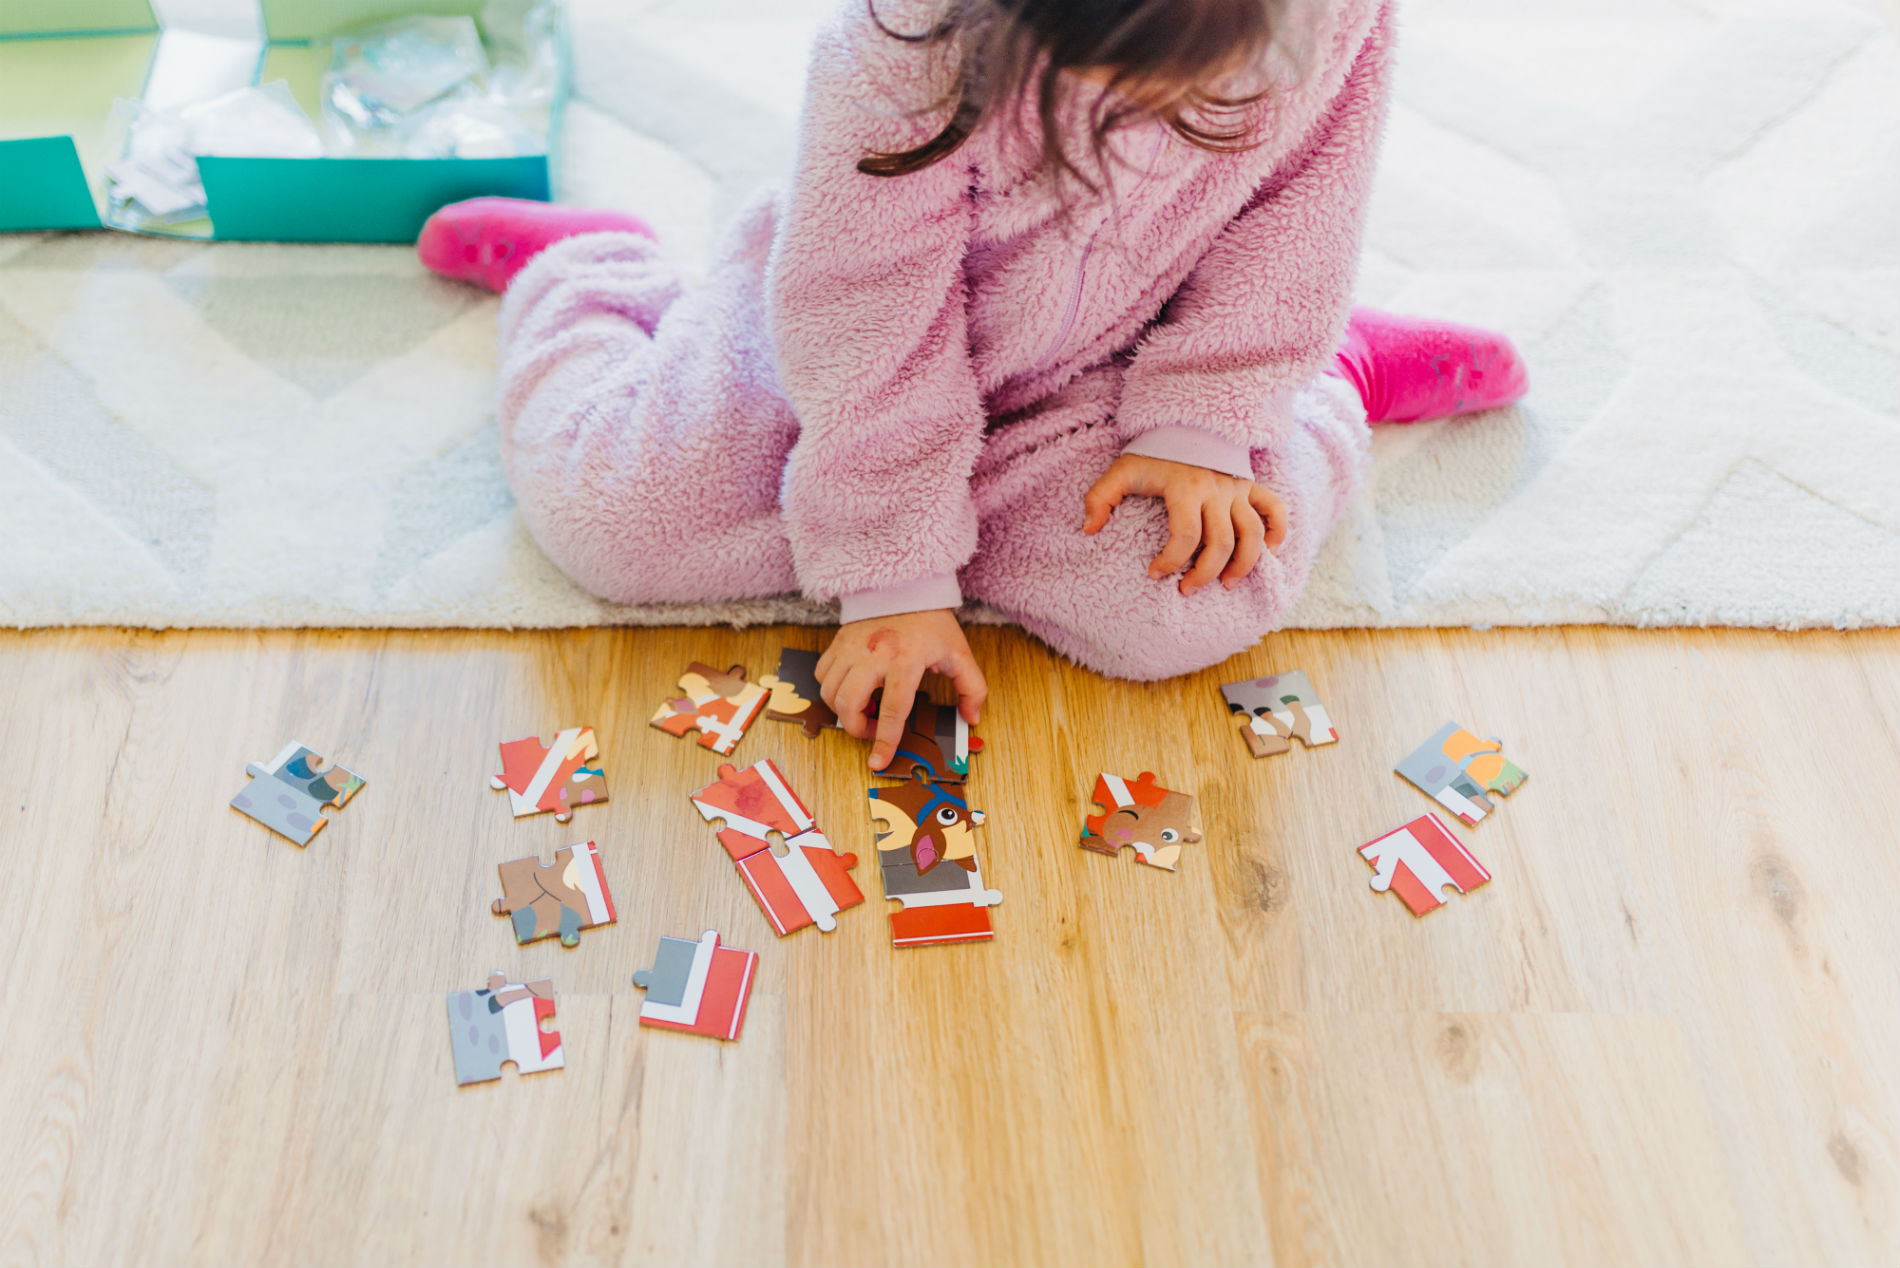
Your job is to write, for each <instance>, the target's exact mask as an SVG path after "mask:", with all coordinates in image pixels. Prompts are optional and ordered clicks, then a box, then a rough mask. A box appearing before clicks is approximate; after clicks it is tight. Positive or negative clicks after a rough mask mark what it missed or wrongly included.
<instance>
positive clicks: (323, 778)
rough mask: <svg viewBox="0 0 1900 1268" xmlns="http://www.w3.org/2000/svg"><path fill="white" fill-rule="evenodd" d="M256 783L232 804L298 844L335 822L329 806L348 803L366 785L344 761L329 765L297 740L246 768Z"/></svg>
mask: <svg viewBox="0 0 1900 1268" xmlns="http://www.w3.org/2000/svg"><path fill="white" fill-rule="evenodd" d="M244 773H245V774H247V775H249V776H250V777H251V782H250V783H248V784H246V785H245V786H244V791H243V792H241V793H239V794H238V795H237V796H235V797H233V798H231V809H233V810H235V811H237V812H238V813H239V814H242V815H244V816H245V817H247V818H250V819H254V820H256V821H257V822H258V823H261V824H263V825H264V826H265V827H267V828H269V829H270V830H271V831H272V832H275V833H277V834H278V835H279V836H283V837H287V838H289V839H290V840H292V841H294V842H296V843H297V844H298V845H309V844H310V840H311V838H312V837H314V836H316V835H317V833H319V832H321V831H323V829H324V826H325V825H326V824H328V823H329V822H330V821H329V820H328V819H326V818H324V817H323V808H324V807H325V806H330V807H333V808H337V809H340V808H342V807H343V806H344V805H345V804H346V803H347V802H348V801H349V800H350V798H352V797H354V796H355V795H356V794H357V791H358V790H359V789H361V788H362V787H363V781H362V779H361V778H359V777H358V776H357V775H356V774H354V773H353V772H351V771H347V770H345V769H343V767H341V766H325V765H324V764H323V759H322V758H321V757H319V756H318V755H317V754H316V753H314V752H312V751H311V750H310V749H307V748H305V747H304V746H303V745H301V744H299V743H297V741H295V740H292V741H291V742H290V743H288V744H286V745H284V747H283V748H282V749H281V750H280V751H279V752H278V754H277V756H276V757H273V758H271V759H270V761H268V762H265V763H261V764H260V763H258V762H252V763H251V764H250V765H248V766H246V767H245V768H244Z"/></svg>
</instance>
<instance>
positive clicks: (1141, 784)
mask: <svg viewBox="0 0 1900 1268" xmlns="http://www.w3.org/2000/svg"><path fill="white" fill-rule="evenodd" d="M1094 801H1095V807H1096V813H1094V814H1092V815H1090V816H1088V818H1087V820H1086V821H1085V823H1084V826H1083V828H1082V848H1083V849H1085V850H1094V851H1095V852H1096V853H1098V854H1108V855H1115V854H1120V853H1121V852H1122V850H1123V849H1124V848H1126V847H1128V846H1133V847H1134V850H1135V858H1136V859H1137V860H1138V861H1140V862H1143V863H1146V864H1147V865H1148V866H1150V867H1159V868H1165V869H1166V870H1168V871H1170V872H1172V871H1174V865H1175V863H1176V861H1177V860H1179V859H1180V857H1181V847H1182V846H1183V845H1193V844H1195V843H1196V842H1198V841H1199V840H1200V839H1201V813H1200V805H1199V803H1198V802H1197V801H1196V800H1195V799H1194V798H1193V797H1191V796H1189V795H1188V794H1187V793H1180V792H1174V791H1172V790H1170V789H1167V788H1163V787H1161V786H1160V785H1159V784H1157V783H1155V775H1154V772H1153V771H1147V770H1145V771H1143V772H1141V774H1140V775H1139V776H1137V777H1136V779H1135V781H1134V782H1133V783H1129V782H1128V781H1127V780H1126V779H1123V778H1122V777H1121V776H1120V775H1110V774H1107V773H1103V774H1101V775H1098V776H1096V779H1095V794H1094Z"/></svg>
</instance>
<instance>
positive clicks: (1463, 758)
mask: <svg viewBox="0 0 1900 1268" xmlns="http://www.w3.org/2000/svg"><path fill="white" fill-rule="evenodd" d="M1503 750H1504V744H1503V742H1502V741H1500V740H1496V739H1490V740H1481V739H1479V738H1478V737H1477V736H1475V735H1473V734H1472V733H1471V732H1469V731H1467V730H1465V729H1464V728H1463V727H1461V726H1459V725H1458V724H1457V723H1456V722H1447V723H1445V725H1443V726H1441V727H1439V728H1438V730H1437V731H1436V732H1435V733H1433V735H1432V738H1431V739H1429V740H1426V741H1425V742H1424V743H1423V744H1421V745H1419V746H1418V747H1417V748H1416V749H1414V750H1413V751H1412V752H1411V753H1410V754H1409V755H1408V756H1407V757H1406V758H1405V760H1404V761H1402V762H1400V763H1399V764H1398V768H1397V769H1398V773H1399V774H1400V775H1402V776H1404V777H1405V780H1406V782H1408V783H1410V784H1411V785H1412V786H1413V787H1415V788H1417V789H1418V790H1419V791H1420V792H1422V793H1424V794H1425V795H1426V796H1427V797H1430V798H1431V799H1432V800H1433V801H1436V802H1437V803H1438V804H1439V805H1441V806H1443V807H1444V808H1445V809H1447V810H1449V811H1451V812H1452V813H1453V814H1455V815H1457V816H1458V818H1459V819H1461V820H1463V821H1464V822H1465V824H1467V825H1470V826H1475V825H1476V824H1477V822H1478V821H1479V820H1480V819H1482V818H1484V817H1485V816H1486V815H1488V814H1490V813H1491V812H1492V811H1493V810H1495V809H1497V807H1496V806H1494V805H1492V804H1491V802H1490V801H1489V800H1488V799H1487V798H1486V797H1485V793H1486V792H1494V793H1497V794H1499V795H1500V796H1508V795H1510V793H1511V790H1512V789H1514V788H1516V787H1517V786H1518V785H1519V784H1521V783H1523V782H1524V781H1525V780H1526V779H1528V778H1529V776H1528V775H1527V774H1526V773H1525V772H1524V771H1523V770H1521V769H1519V768H1518V767H1516V766H1514V765H1512V764H1511V763H1510V762H1509V761H1507V760H1506V759H1505V757H1504V751H1503Z"/></svg>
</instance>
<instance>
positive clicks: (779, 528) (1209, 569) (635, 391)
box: [418, 0, 1524, 769]
mask: <svg viewBox="0 0 1900 1268" xmlns="http://www.w3.org/2000/svg"><path fill="white" fill-rule="evenodd" d="M841 4H842V8H841V11H840V12H839V14H838V15H837V16H836V18H835V19H834V20H833V21H832V22H831V23H830V24H829V25H828V26H827V27H826V29H825V30H824V31H823V32H822V33H821V34H820V35H819V38H818V41H817V45H816V49H815V51H814V53H813V57H812V63H811V70H810V77H809V81H808V84H807V88H806V100H805V106H804V112H803V118H802V121H801V125H800V131H799V142H798V154H797V164H796V168H795V172H794V176H793V179H792V185H791V188H790V190H789V192H787V193H785V194H783V195H776V194H771V195H768V196H765V197H763V198H761V199H760V200H759V201H757V202H756V203H755V204H753V206H752V207H751V208H750V210H749V211H747V212H746V213H744V214H742V215H741V216H740V217H739V219H738V221H737V223H736V224H735V225H734V227H733V229H732V231H731V233H730V235H729V237H728V238H727V240H726V242H725V244H724V246H723V248H722V249H721V251H720V252H719V256H718V261H717V263H716V264H715V265H714V266H713V268H712V270H711V272H710V274H709V276H708V277H707V279H706V281H705V282H704V284H703V285H700V286H698V287H696V288H695V289H693V290H691V291H688V290H686V289H685V288H683V287H682V285H681V283H680V280H679V277H678V274H677V273H676V272H675V270H674V268H673V267H672V266H671V265H670V264H669V263H668V262H667V259H666V256H665V255H664V254H663V252H662V251H661V249H660V248H659V247H658V246H657V245H656V244H655V243H654V242H653V240H652V235H651V233H650V231H649V230H647V228H646V227H645V226H644V225H642V224H640V223H639V222H638V221H635V220H633V219H632V218H630V217H626V216H621V215H617V214H613V213H606V212H590V211H583V210H579V209H575V208H568V207H558V206H550V205H547V204H539V203H521V202H513V201H509V200H501V199H479V200H476V201H473V202H469V203H462V204H458V205H456V206H452V207H448V208H445V209H443V210H442V211H441V212H439V213H437V215H436V216H435V217H434V218H433V219H432V220H431V221H430V222H429V224H428V226H427V227H426V228H425V229H424V231H423V235H422V238H421V241H420V242H419V243H418V248H419V250H420V252H421V254H422V258H423V260H424V261H425V262H426V263H427V264H428V265H429V266H430V267H431V268H434V269H436V270H437V271H439V272H443V273H446V274H449V275H451V276H456V277H461V278H465V279H468V280H473V281H479V282H482V283H484V284H486V285H488V286H491V287H493V288H494V289H496V290H503V289H505V290H506V292H507V294H506V298H505V299H504V301H503V303H502V311H501V383H500V406H499V415H500V425H501V434H502V448H503V458H504V461H505V463H506V465H507V470H508V477H509V481H510V483H511V484H512V486H513V488H514V491H515V495H516V497H517V498H518V500H519V502H520V505H521V510H522V514H523V516H524V517H525V518H526V520H527V523H528V526H529V528H530V530H531V531H532V532H533V533H534V536H535V538H536V540H537V541H539V542H540V544H541V546H542V548H543V549H544V550H546V551H547V553H548V555H549V557H550V558H552V559H553V560H554V562H555V563H557V564H558V565H560V567H561V568H562V569H564V570H565V571H566V572H567V573H568V574H569V575H571V576H573V577H574V578H575V579H576V580H577V581H579V582H580V583H581V584H582V585H584V586H586V587H587V588H588V589H590V590H592V591H594V592H595V593H597V594H600V595H602V596H604V597H606V598H609V599H613V600H616V601H619V602H623V603H656V602H674V601H705V600H725V599H739V598H749V597H754V596H763V595H776V594H783V593H787V592H791V591H801V590H802V591H803V592H804V593H805V594H807V595H809V596H811V597H812V598H815V599H822V600H837V601H839V603H840V605H841V608H842V610H841V612H840V618H839V619H840V621H841V627H840V629H839V631H838V634H837V636H836V637H835V638H834V639H833V640H832V643H831V646H830V649H829V650H828V651H827V652H826V653H825V655H824V657H823V658H822V659H821V660H820V662H819V669H818V672H819V678H820V683H821V686H822V689H823V695H824V698H825V701H826V703H828V704H829V705H830V706H831V707H832V708H833V709H834V710H835V711H836V712H837V714H838V716H839V718H840V720H841V722H842V723H843V725H844V727H845V729H846V730H848V731H849V732H850V733H851V734H853V735H855V736H858V737H860V738H864V737H868V736H871V735H872V734H873V733H875V742H874V744H873V748H872V753H871V759H870V764H871V766H872V768H873V769H882V768H883V767H884V766H885V765H886V764H887V763H888V761H889V760H890V757H891V755H892V753H893V751H894V750H895V747H896V742H897V738H898V735H899V733H900V731H901V729H902V723H903V720H904V718H905V717H906V715H907V714H908V713H909V711H910V706H911V702H912V699H913V696H914V694H915V691H916V688H917V686H918V682H919V679H920V678H921V676H922V675H923V673H924V672H925V671H926V670H935V671H937V672H939V673H942V674H944V675H946V676H948V677H949V678H950V679H951V680H952V681H953V682H954V684H955V687H956V691H957V695H958V700H959V706H960V708H961V710H962V712H963V714H964V716H965V717H966V718H967V719H968V720H969V721H971V722H974V721H976V720H977V713H978V710H979V709H980V708H981V706H982V704H983V700H984V696H985V692H986V688H985V685H984V679H983V674H982V672H981V670H979V669H978V667H977V665H976V662H975V660H974V659H973V658H972V656H971V654H970V649H969V646H968V644H967V643H966V642H965V640H964V636H963V631H962V630H961V628H960V627H959V626H958V624H957V620H956V616H955V612H956V609H957V607H958V606H959V604H961V603H963V602H965V601H968V600H980V601H982V602H984V603H987V604H989V605H990V606H991V607H993V608H996V609H997V610H999V611H1001V612H1003V613H1005V614H1007V615H1008V616H1009V617H1011V618H1012V619H1013V620H1015V621H1016V622H1018V623H1019V624H1021V625H1022V626H1023V627H1024V628H1025V629H1027V630H1029V631H1030V632H1031V633H1034V634H1036V635H1038V636H1040V637H1041V638H1042V639H1043V640H1045V641H1046V642H1048V643H1049V644H1050V645H1051V646H1052V647H1054V648H1056V649H1057V650H1058V651H1061V652H1063V653H1066V654H1067V655H1069V656H1071V657H1073V658H1074V659H1075V660H1076V661H1078V662H1080V663H1081V664H1083V665H1086V666H1088V667H1090V668H1092V669H1096V670H1099V671H1100V672H1102V673H1105V674H1113V675H1119V676H1122V677H1127V678H1138V679H1155V678H1164V677H1168V676H1171V675H1174V674H1180V673H1185V672H1188V671H1190V670H1195V669H1199V668H1202V667H1204V666H1207V665H1211V664H1214V663H1216V662H1218V661H1220V660H1223V659H1225V658H1226V657H1228V656H1230V655H1232V654H1233V653H1234V652H1237V651H1239V650H1241V649H1243V648H1245V647H1248V646H1249V645H1251V644H1252V643H1254V642H1255V641H1256V640H1257V639H1259V638H1260V636H1261V635H1262V634H1263V633H1265V632H1266V631H1268V630H1270V629H1272V628H1274V626H1275V625H1276V624H1277V623H1278V622H1279V621H1280V619H1281V618H1282V617H1284V616H1285V614H1286V612H1287V610H1288V609H1289V608H1290V607H1291V606H1292V604H1293V601H1294V599H1295V598H1296V597H1297V596H1298V594H1299V592H1300V588H1301V586H1302V585H1303V584H1304V582H1305V579H1306V575H1307V572H1308V570H1309V568H1310V567H1311V565H1312V561H1313V556H1314V554H1315V552H1316V551H1317V550H1318V548H1319V546H1320V543H1321V542H1322V541H1323V540H1324V539H1325V537H1326V535H1327V533H1328V532H1329V531H1330V530H1331V528H1332V527H1333V524H1334V522H1335V521H1336V520H1337V519H1338V518H1339V515H1340V512H1341V510H1342V508H1343V507H1344V506H1345V504H1346V502H1347V500H1348V498H1349V497H1350V496H1351V494H1352V493H1353V490H1354V488H1355V486H1356V484H1357V482H1358V480H1359V478H1360V474H1361V468H1362V466H1363V464H1364V461H1365V455H1366V444H1367V436H1368V432H1367V429H1366V423H1367V421H1368V419H1371V420H1386V421H1403V420H1407V419H1414V418H1422V417H1434V416H1440V415H1444V414H1450V413H1455V412H1459V411H1462V410H1469V409H1479V408H1485V407H1489V406H1493V405H1498V404H1503V403H1505V402H1508V401H1511V400H1514V399H1516V397H1517V396H1518V395H1520V394H1521V393H1522V391H1523V388H1524V373H1523V367H1522V365H1521V363H1520V362H1519V361H1518V359H1517V356H1516V353H1515V352H1514V351H1513V350H1512V348H1511V346H1510V344H1509V342H1508V341H1507V340H1505V339H1504V338H1502V337H1501V336H1497V335H1491V334H1487V333H1485V332H1482V331H1475V330H1470V329H1467V328H1464V327H1456V326H1451V325H1448V324H1445V323H1426V322H1418V321H1412V320H1407V319H1401V318H1396V317H1391V316H1387V315H1383V314H1378V313H1372V312H1369V311H1365V310H1360V311H1358V312H1355V313H1353V314H1351V321H1350V323H1348V311H1347V310H1348V303H1349V297H1350V295H1351V292H1352V283H1353V273H1354V268H1355V265H1356V262H1357V257H1358V253H1359V244H1360V229H1361V224H1362V222H1363V219H1364V212H1365V205H1366V194H1367V188H1368V185H1369V183H1370V180H1371V175H1372V169H1373V161H1374V157H1375V155H1376V152H1377V149H1378V143H1379V133H1380V127H1381V123H1382V121H1383V118H1384V115H1385V104H1386V88H1387V80H1388V75H1389V69H1390V58H1391V39H1392V17H1391V14H1390V12H1389V6H1388V4H1387V3H1386V2H1385V0H1330V2H1327V0H841ZM524 266H525V267H524ZM1216 583H1218V584H1216ZM880 688H881V689H882V691H883V698H882V706H881V708H878V709H877V715H876V717H875V718H873V717H871V716H867V713H868V711H869V710H870V709H871V708H872V706H871V696H872V693H873V692H874V691H876V690H878V689H880Z"/></svg>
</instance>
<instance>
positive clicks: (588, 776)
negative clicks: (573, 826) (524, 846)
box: [488, 726, 607, 823]
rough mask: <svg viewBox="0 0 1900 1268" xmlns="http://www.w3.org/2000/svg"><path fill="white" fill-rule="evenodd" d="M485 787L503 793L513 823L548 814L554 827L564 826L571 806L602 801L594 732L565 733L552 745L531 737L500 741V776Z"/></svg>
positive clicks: (603, 774)
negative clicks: (554, 824)
mask: <svg viewBox="0 0 1900 1268" xmlns="http://www.w3.org/2000/svg"><path fill="white" fill-rule="evenodd" d="M488 786H489V787H490V788H492V789H494V790H495V791H496V792H501V791H503V790H506V791H507V793H508V806H509V808H510V809H511V810H513V811H514V815H515V818H517V819H520V818H522V817H524V816H526V815H538V814H545V813H547V812H548V811H550V810H551V811H553V812H554V821H555V822H556V823H566V822H567V821H568V820H569V819H572V818H573V817H574V808H575V807H576V806H593V805H599V804H600V803H601V802H604V801H606V800H607V775H606V772H605V771H603V770H602V769H601V762H600V745H599V744H598V743H596V742H595V740H594V728H593V727H591V726H575V727H569V728H568V729H567V730H565V731H562V732H560V733H559V734H557V735H556V736H555V737H554V743H553V744H543V743H542V742H541V740H540V737H538V736H533V735H529V736H524V737H522V738H521V739H518V740H503V741H502V743H501V774H499V775H491V776H489V778H488Z"/></svg>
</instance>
